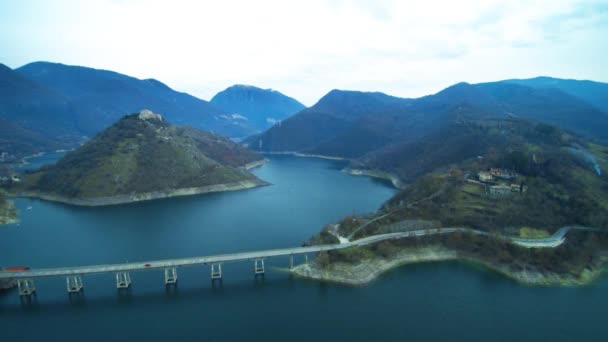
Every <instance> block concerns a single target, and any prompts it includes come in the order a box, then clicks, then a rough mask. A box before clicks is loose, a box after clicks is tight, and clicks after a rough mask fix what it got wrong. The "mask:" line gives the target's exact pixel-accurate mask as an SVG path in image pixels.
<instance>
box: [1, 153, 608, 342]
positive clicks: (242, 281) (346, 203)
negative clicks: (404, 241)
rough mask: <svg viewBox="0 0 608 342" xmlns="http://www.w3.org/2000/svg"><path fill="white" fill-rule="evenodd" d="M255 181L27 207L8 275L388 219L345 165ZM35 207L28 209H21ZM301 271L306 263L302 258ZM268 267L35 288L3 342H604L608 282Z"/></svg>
mask: <svg viewBox="0 0 608 342" xmlns="http://www.w3.org/2000/svg"><path fill="white" fill-rule="evenodd" d="M271 159H272V160H271V162H270V163H269V164H267V165H264V166H263V167H261V168H258V169H256V170H255V171H254V172H255V173H256V174H257V175H258V176H259V177H260V178H262V179H265V180H267V181H269V182H271V183H273V185H272V186H268V187H262V188H257V189H251V190H246V191H239V192H231V193H221V194H210V195H202V196H194V197H184V198H176V199H168V200H159V201H151V202H146V203H138V204H131V205H125V206H116V207H106V208H78V207H70V206H65V205H60V204H53V203H48V202H43V201H38V200H28V199H20V200H17V203H16V204H17V207H18V208H19V209H20V210H21V216H20V218H21V223H20V224H19V225H9V226H6V227H2V228H0V264H1V265H28V266H31V267H53V266H58V265H61V266H68V265H86V264H92V263H112V262H121V261H136V260H139V261H145V260H150V259H164V258H170V257H187V256H197V255H208V254H215V253H229V252H235V251H245V250H255V249H259V248H282V247H290V246H297V245H300V244H301V242H302V241H304V240H305V239H307V238H308V237H309V236H311V235H312V234H314V233H316V232H318V231H319V230H320V229H321V228H322V227H323V225H325V224H327V223H330V222H334V221H336V220H337V219H339V218H341V217H343V216H344V215H350V214H353V213H358V214H361V213H366V212H370V211H373V210H375V209H376V208H378V207H379V206H380V205H381V204H382V202H383V201H385V200H386V199H388V198H389V197H390V196H391V195H392V194H393V192H394V190H393V189H391V188H390V187H389V186H388V185H387V184H386V183H383V182H379V181H376V180H373V179H370V178H365V177H353V176H349V175H346V174H343V173H340V172H338V170H339V169H340V167H341V166H342V164H341V163H340V162H334V161H325V160H317V159H302V158H292V157H273V158H271ZM28 206H32V209H31V210H25V208H26V207H28ZM296 261H299V262H301V261H302V260H301V259H296ZM286 265H287V260H286V258H277V259H270V260H268V261H267V273H266V275H265V277H263V278H257V279H255V278H254V277H253V266H252V264H250V263H247V262H242V263H229V264H225V265H224V280H223V282H222V283H221V284H220V283H215V284H214V285H212V283H211V281H210V277H209V267H208V266H207V267H202V266H201V267H193V268H186V269H180V270H179V277H180V280H179V286H178V288H177V290H176V291H167V290H166V289H165V287H164V284H163V274H162V272H160V271H148V272H139V273H132V278H133V285H132V289H131V290H130V291H129V292H121V293H119V292H118V291H117V290H116V288H115V280H114V278H113V275H111V274H106V275H93V276H86V277H84V285H85V293H84V295H83V296H81V297H75V296H72V297H71V299H70V298H69V297H68V295H67V293H66V290H65V279H62V278H55V279H52V278H51V279H42V280H39V281H36V286H37V288H38V293H37V296H36V298H35V300H34V301H32V302H31V303H21V302H20V300H19V298H18V296H17V294H16V292H15V291H12V292H9V293H6V294H3V295H0V329H1V331H2V335H1V336H2V340H3V341H4V340H7V341H8V340H9V339H11V340H12V339H16V340H20V341H21V340H24V341H35V340H36V341H40V340H52V341H54V340H59V339H66V340H67V339H75V340H78V341H123V340H129V341H134V340H135V341H139V340H145V341H166V340H171V339H174V340H193V341H203V340H204V341H222V340H251V341H256V340H272V341H274V340H302V341H320V340H329V341H333V340H337V339H340V340H342V339H348V340H355V341H366V340H372V339H374V340H403V339H411V340H446V341H454V340H505V341H507V340H510V341H511V340H523V339H525V340H605V339H606V338H607V337H608V332H607V331H606V329H605V324H604V322H605V321H606V310H607V309H606V308H608V295H607V294H608V291H607V290H608V281H607V280H600V281H599V282H597V283H595V284H593V285H591V286H587V287H581V288H530V287H524V286H520V285H517V284H515V283H513V282H512V281H510V280H508V279H505V278H503V277H501V276H498V275H496V274H494V273H491V272H486V271H480V270H478V269H473V268H470V267H467V266H464V265H461V264H458V263H440V264H426V265H416V266H409V267H404V268H401V269H398V270H395V271H393V272H390V273H388V274H386V275H385V276H383V277H381V279H379V280H377V281H375V282H373V283H371V284H370V285H368V286H364V287H346V286H340V285H333V284H323V283H319V282H316V281H308V280H302V279H293V278H291V277H290V276H289V275H287V274H285V273H282V272H280V271H278V270H275V269H272V268H271V267H272V266H278V267H285V266H286Z"/></svg>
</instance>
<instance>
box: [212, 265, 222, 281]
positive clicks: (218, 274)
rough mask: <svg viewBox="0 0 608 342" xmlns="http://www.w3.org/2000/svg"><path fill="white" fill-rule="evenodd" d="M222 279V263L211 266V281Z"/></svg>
mask: <svg viewBox="0 0 608 342" xmlns="http://www.w3.org/2000/svg"><path fill="white" fill-rule="evenodd" d="M215 279H220V280H221V279H222V263H218V264H211V280H212V281H213V280H215Z"/></svg>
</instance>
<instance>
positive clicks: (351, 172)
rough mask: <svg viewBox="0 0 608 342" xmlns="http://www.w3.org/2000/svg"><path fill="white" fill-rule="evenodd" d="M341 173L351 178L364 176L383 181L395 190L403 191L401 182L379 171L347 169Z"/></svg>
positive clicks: (395, 177)
mask: <svg viewBox="0 0 608 342" xmlns="http://www.w3.org/2000/svg"><path fill="white" fill-rule="evenodd" d="M342 172H344V173H348V174H349V175H353V176H366V177H372V178H379V179H384V180H387V181H389V182H391V183H392V184H393V186H394V187H395V188H396V189H404V188H405V184H403V182H401V180H400V179H399V178H398V177H397V176H394V175H391V174H390V173H387V172H384V171H379V170H366V169H351V168H349V167H347V168H344V169H342Z"/></svg>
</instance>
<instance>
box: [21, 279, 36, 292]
mask: <svg viewBox="0 0 608 342" xmlns="http://www.w3.org/2000/svg"><path fill="white" fill-rule="evenodd" d="M17 288H18V289H19V296H29V295H31V294H32V293H34V292H36V286H35V285H34V280H33V279H18V280H17Z"/></svg>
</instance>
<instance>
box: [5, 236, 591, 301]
mask: <svg viewBox="0 0 608 342" xmlns="http://www.w3.org/2000/svg"><path fill="white" fill-rule="evenodd" d="M571 229H580V230H593V231H599V230H597V229H593V228H586V227H563V228H561V229H559V230H558V231H557V232H556V233H555V234H553V235H552V236H551V237H548V238H545V239H534V240H529V239H521V238H516V237H507V236H501V237H502V238H504V239H507V240H510V242H512V243H514V244H517V245H520V246H523V247H528V248H553V247H557V246H559V245H561V244H562V243H563V242H564V241H565V234H566V233H567V232H568V231H570V230H571ZM454 232H462V233H471V234H477V235H488V236H489V235H490V234H489V233H487V232H484V231H480V230H475V229H470V228H458V227H457V228H436V229H424V230H411V231H406V232H398V233H389V234H380V235H373V236H369V237H366V238H362V239H359V240H355V241H349V242H344V243H338V244H329V245H318V246H308V247H295V248H283V249H270V250H262V251H253V252H240V253H231V254H221V255H211V256H202V257H193V258H183V259H168V260H154V261H141V262H130V263H121V264H108V265H92V266H78V267H62V268H47V269H31V270H25V271H19V272H9V271H0V280H2V279H5V280H8V279H12V280H16V281H17V286H18V288H19V295H20V296H29V295H31V294H33V293H34V292H35V291H36V287H35V285H34V279H35V278H42V277H65V278H66V286H67V291H68V293H79V292H80V291H81V290H82V289H83V287H84V285H83V280H82V277H83V276H84V275H87V274H95V273H114V274H115V275H116V287H117V288H119V289H121V288H128V287H130V285H131V276H130V272H135V271H152V270H156V271H164V274H165V284H166V285H171V284H175V283H177V269H178V268H180V267H191V266H201V265H210V267H211V270H210V273H211V279H212V280H216V279H222V276H223V274H222V264H224V263H227V262H237V261H247V260H249V261H253V271H254V275H256V276H257V275H261V274H264V272H265V269H264V260H265V259H267V258H272V257H280V256H288V257H289V268H290V269H291V268H292V267H293V265H294V264H293V262H294V259H293V257H294V256H295V255H304V257H305V262H308V254H310V253H318V252H323V251H333V250H339V249H345V248H349V247H355V246H364V245H369V244H373V243H377V242H380V241H385V240H393V239H402V238H408V237H415V236H425V235H434V234H448V233H454Z"/></svg>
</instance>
